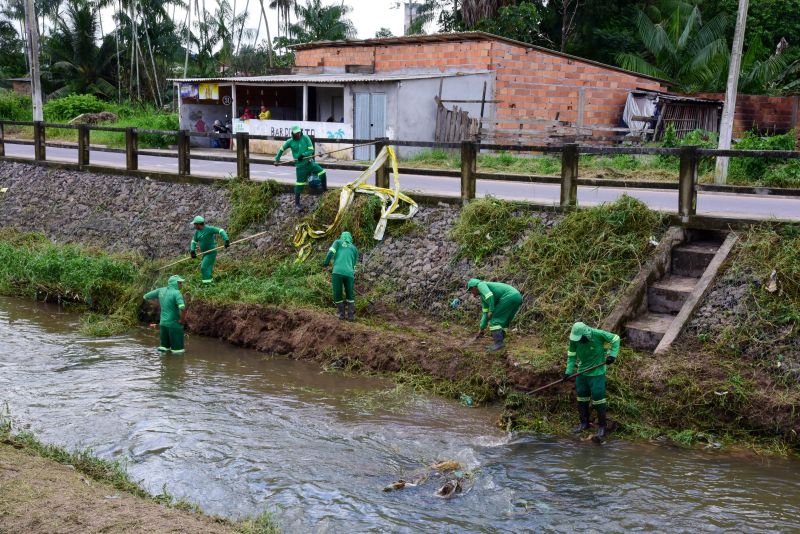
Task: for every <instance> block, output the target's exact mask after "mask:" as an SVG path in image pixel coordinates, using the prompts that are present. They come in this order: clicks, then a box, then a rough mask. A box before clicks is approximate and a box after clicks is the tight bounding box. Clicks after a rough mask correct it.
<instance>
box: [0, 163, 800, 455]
mask: <svg viewBox="0 0 800 534" xmlns="http://www.w3.org/2000/svg"><path fill="white" fill-rule="evenodd" d="M2 165H7V166H8V165H10V166H9V167H0V185H3V186H8V187H9V192H8V193H6V197H5V198H4V201H3V202H2V203H0V224H3V226H12V227H14V228H16V229H17V230H18V231H17V232H11V233H9V232H8V231H4V233H3V235H2V236H0V237H2V239H0V256H2V259H3V262H4V265H5V267H4V271H3V272H0V292H2V293H3V294H7V295H24V296H29V297H33V298H39V299H45V300H51V301H63V302H66V303H67V304H69V305H70V306H73V307H76V306H77V307H78V308H80V309H83V310H85V311H87V312H89V313H88V314H87V315H86V317H85V320H84V325H83V327H84V331H86V332H89V333H93V334H103V335H109V334H112V333H115V332H120V331H124V330H125V329H126V328H131V327H133V326H135V325H136V324H137V322H138V321H140V320H150V319H152V310H147V309H145V308H142V302H141V295H142V294H143V293H144V292H145V291H147V290H149V289H151V288H152V287H153V286H154V285H157V284H158V283H163V279H164V278H166V273H165V274H164V275H161V274H159V273H158V272H157V271H156V270H155V269H156V267H157V266H158V265H159V264H163V263H166V260H161V259H158V258H169V257H173V258H174V256H175V255H176V254H178V253H180V251H181V250H183V249H184V248H185V247H186V243H188V240H189V239H190V236H191V230H190V228H189V225H188V223H187V221H188V220H189V219H190V217H189V214H192V213H194V211H191V210H196V211H197V212H198V213H203V212H204V210H209V211H207V212H206V213H208V212H210V213H213V214H214V219H213V220H214V222H219V224H221V225H223V226H226V225H227V226H228V227H229V228H231V227H233V228H235V229H236V234H238V235H248V234H252V233H255V232H261V231H265V232H266V233H265V235H263V236H261V237H259V238H257V239H254V240H252V241H250V242H248V243H247V244H246V245H245V246H242V247H233V248H232V249H231V252H230V253H229V254H224V255H222V256H221V257H220V261H219V262H218V269H217V281H216V283H215V284H214V285H213V286H212V287H208V288H204V287H200V284H199V277H198V273H197V272H196V265H195V264H194V263H191V262H189V263H185V264H181V265H179V266H176V267H175V269H174V271H175V272H177V273H179V274H181V275H183V276H184V277H186V278H187V290H186V293H187V298H188V299H189V300H190V306H189V310H190V312H189V318H188V320H189V324H188V327H189V330H190V331H192V332H195V333H198V334H202V335H208V336H212V337H217V338H220V339H224V340H227V341H229V342H231V343H234V344H237V345H239V346H243V347H248V348H254V349H256V350H259V351H262V352H265V353H268V354H281V355H287V356H289V357H291V358H297V359H303V360H312V361H314V362H317V363H319V364H321V365H322V366H323V367H325V368H344V369H352V370H359V371H361V372H363V373H376V372H377V373H389V374H390V376H392V377H393V378H394V379H395V380H397V381H399V382H401V383H404V384H409V385H413V386H414V387H424V388H428V389H431V390H433V391H436V392H438V393H440V394H442V395H444V396H447V397H450V398H457V399H459V398H469V399H472V401H474V402H479V403H491V402H501V403H503V405H504V406H505V411H504V413H503V415H502V416H501V418H500V421H498V423H499V424H500V425H501V426H502V428H504V429H523V430H524V429H530V430H536V431H540V432H554V433H558V434H562V433H566V432H567V429H568V427H569V426H570V424H571V423H572V422H573V419H574V417H575V416H574V392H573V391H572V386H570V385H563V384H562V385H561V386H558V387H555V388H552V389H550V390H548V391H546V392H543V393H542V394H540V395H538V396H536V397H535V398H532V397H530V396H528V395H526V393H525V392H526V391H530V390H531V389H533V388H535V387H536V386H538V385H542V384H545V383H547V382H550V381H553V380H556V379H558V378H560V376H561V373H562V372H563V366H564V352H565V350H566V343H565V332H566V331H567V330H568V328H569V325H570V324H571V323H572V322H573V321H575V320H578V319H580V320H584V321H586V322H589V323H592V324H597V323H599V322H600V320H601V319H602V318H603V317H604V316H605V315H606V314H607V313H608V312H609V311H610V310H611V309H613V306H614V305H615V303H616V299H617V298H618V295H619V294H620V293H621V292H622V290H623V289H624V288H625V287H626V284H627V283H629V281H630V280H631V279H632V278H633V276H635V274H636V273H637V272H638V269H639V268H640V266H641V265H643V264H644V263H645V262H646V261H647V259H648V258H649V255H650V253H651V252H652V246H651V245H649V244H648V243H649V241H650V240H651V238H654V239H658V237H659V236H660V235H661V233H662V232H663V231H664V229H665V223H664V219H663V217H662V216H660V215H659V214H657V213H655V212H652V211H650V210H648V209H647V208H645V207H644V206H643V205H641V204H640V203H638V202H636V201H634V200H632V199H628V198H626V199H623V200H621V201H619V202H617V203H615V204H611V205H607V206H602V207H598V208H593V209H590V210H583V211H580V212H575V213H572V214H568V215H566V216H565V215H560V214H554V213H548V212H536V211H531V210H530V209H528V208H526V207H525V206H523V205H519V204H513V203H508V202H501V201H495V200H492V199H487V200H483V201H479V202H474V203H472V204H470V206H469V207H468V208H467V209H464V210H457V209H455V208H453V207H449V206H443V205H439V206H423V207H422V209H421V211H420V213H419V214H418V216H417V217H416V218H415V220H414V221H412V222H410V223H405V224H403V225H397V224H394V223H392V224H390V226H389V231H388V234H387V238H386V239H385V240H384V241H383V242H382V243H379V244H376V243H375V242H374V241H372V240H371V239H370V236H371V234H372V231H373V230H374V226H375V223H376V220H377V206H376V204H375V203H374V202H368V201H365V200H364V199H360V200H359V201H358V202H357V203H356V204H355V205H354V207H353V209H351V212H350V213H349V214H348V216H347V217H346V218H345V221H344V222H343V228H347V229H348V230H350V231H351V232H352V233H353V234H354V236H355V239H356V242H357V244H358V245H359V247H360V248H361V249H362V252H363V260H364V261H363V265H361V266H360V271H359V277H358V279H357V293H358V295H359V298H358V299H357V300H358V313H357V315H358V317H359V321H358V322H357V323H356V324H342V323H340V322H338V321H337V320H336V319H335V318H334V316H333V315H332V310H331V307H330V305H329V299H330V297H329V291H330V289H329V285H328V284H329V283H328V280H327V278H326V276H325V274H324V273H323V272H322V271H321V269H319V266H318V263H317V262H318V261H319V260H320V259H321V257H322V255H323V254H324V250H323V249H324V247H326V246H327V243H325V244H319V245H318V247H317V251H316V252H315V255H314V256H312V259H309V260H308V261H307V262H306V263H304V264H296V263H295V262H294V256H293V248H292V246H291V243H290V238H291V235H292V230H293V228H294V225H295V224H296V223H297V222H298V221H299V220H300V218H298V216H297V215H296V214H294V213H293V211H292V207H291V202H292V201H291V197H290V196H289V195H279V194H277V193H276V192H275V191H274V190H272V189H271V186H270V185H269V184H246V183H244V184H243V183H237V182H233V183H231V184H230V185H229V187H226V188H218V187H210V186H178V185H176V184H158V186H159V188H161V189H159V191H155V190H152V191H148V188H151V187H153V186H152V184H150V183H149V182H148V181H146V180H136V179H126V178H116V177H105V176H99V175H91V174H87V173H68V172H65V171H48V170H45V169H42V168H38V167H31V166H26V165H21V164H20V165H12V164H2ZM35 173H45V174H44V175H38V174H35ZM4 176H5V178H4ZM48 184H49V185H48ZM120 184H122V185H120ZM120 187H126V188H128V189H126V191H127V192H123V191H121V190H120ZM183 188H189V189H185V190H184V189H183ZM89 194H92V195H95V196H94V197H92V201H91V202H86V201H84V200H82V201H81V202H75V201H74V200H77V199H82V198H83V197H84V196H86V195H89ZM54 195H55V196H58V198H59V199H62V200H60V201H57V202H56V203H57V204H58V206H59V208H58V209H60V210H61V211H60V212H59V213H58V216H57V218H56V221H57V222H52V221H51V220H50V219H48V218H47V217H46V216H44V215H42V213H41V211H42V210H36V209H35V206H36V205H38V204H39V203H41V202H43V201H44V202H49V201H50V199H51V198H52V197H53V196H54ZM121 195H122V196H121ZM125 195H127V196H125ZM62 197H63V198H62ZM176 198H179V199H182V200H184V202H175V199H176ZM70 199H72V200H70ZM118 199H121V200H118ZM303 201H304V203H305V205H306V207H307V208H308V210H309V212H308V214H307V215H305V216H303V218H305V219H306V220H308V221H311V222H312V223H314V224H316V225H319V224H322V223H325V222H328V221H330V220H331V219H332V218H333V213H335V210H336V206H337V203H338V198H337V196H336V194H335V193H332V194H328V195H326V196H324V197H322V198H318V197H311V196H307V197H304V199H303ZM90 204H91V205H92V206H97V208H96V209H95V211H94V212H92V213H95V212H96V213H97V214H98V215H97V216H98V217H101V218H103V220H104V221H105V222H104V223H103V224H102V225H101V226H102V231H97V232H96V233H94V234H93V233H91V232H89V231H87V228H88V227H89V226H91V224H92V223H91V220H92V217H91V216H87V211H86V210H87V209H88V207H89V205H90ZM154 206H155V207H154ZM150 210H151V211H150ZM90 211H91V210H90ZM162 213H163V214H164V216H163V217H162V216H161V214H162ZM142 214H144V215H142ZM117 218H118V219H119V220H121V221H123V223H122V224H115V223H114V222H113V221H115V220H116V219H117ZM130 221H134V223H135V224H130ZM31 230H39V231H41V232H43V233H44V234H45V235H46V236H47V239H44V238H42V237H41V236H40V237H35V236H31V235H29V234H25V233H19V232H20V231H21V232H29V231H31ZM770 232H771V231H770V230H769V229H767V228H765V229H759V230H756V231H754V233H753V234H752V235H751V236H750V238H748V239H745V240H744V241H743V243H744V244H743V245H742V246H741V247H740V248H739V249H738V250H739V251H741V252H740V254H741V256H736V257H741V258H742V259H743V261H737V262H736V263H735V265H737V266H741V267H742V268H744V269H746V270H747V273H748V274H746V276H745V274H742V273H739V271H737V269H736V268H731V269H729V271H728V272H729V274H728V275H727V277H726V278H723V279H722V280H721V281H720V282H719V283H718V286H717V287H716V288H715V290H714V291H712V293H711V295H710V297H709V299H710V300H708V302H707V304H706V307H705V308H703V309H704V310H706V311H704V312H701V314H700V315H699V317H697V318H696V320H695V321H694V323H693V325H692V328H691V329H690V330H689V331H688V332H687V334H685V335H684V337H683V338H682V339H681V341H680V343H679V344H678V346H677V347H676V348H675V350H674V351H673V353H672V354H670V355H669V356H667V357H664V358H659V359H654V358H653V357H652V356H650V355H645V354H637V353H634V352H632V351H629V350H624V351H623V354H622V356H621V359H620V363H621V365H619V366H615V367H613V368H611V369H610V371H609V384H610V390H609V398H610V399H611V404H610V406H611V407H610V413H611V417H612V418H613V419H614V420H615V421H616V423H617V429H618V433H617V435H618V436H623V437H630V438H637V439H653V440H659V439H671V440H673V441H675V442H678V443H681V444H685V445H700V446H713V447H716V446H720V445H730V444H745V445H747V446H751V447H756V448H767V449H769V450H771V451H773V452H779V453H783V454H787V453H790V451H793V450H796V448H797V432H798V430H800V422H798V416H797V415H796V414H795V411H794V406H796V405H797V403H798V399H800V389H798V386H797V381H796V379H795V378H794V377H795V375H793V374H791V370H792V369H796V368H797V362H800V356H798V354H800V351H798V350H797V347H798V346H800V344H798V342H797V328H796V326H794V327H793V326H792V325H791V323H786V322H784V323H782V324H783V326H780V325H778V326H775V327H774V328H773V330H772V334H766V338H763V339H764V340H763V341H760V342H759V343H754V341H757V340H761V339H762V338H761V337H758V335H757V334H756V333H757V332H760V331H763V332H770V328H772V327H770V326H769V325H774V324H776V321H775V320H774V319H775V318H776V317H783V318H784V321H785V319H786V318H790V317H791V313H792V312H791V310H792V309H794V306H795V303H796V301H797V288H796V285H793V282H792V280H795V279H796V278H795V277H794V275H793V271H792V270H791V269H795V268H796V267H794V265H796V262H795V261H794V259H793V258H794V256H793V252H792V251H793V250H794V248H793V247H794V242H795V241H794V240H796V236H794V234H792V233H791V231H787V232H788V233H786V234H785V235H783V234H779V233H776V232H774V231H772V233H770ZM140 236H147V237H146V238H143V239H138V238H139V237H140ZM162 237H163V239H162ZM53 242H55V243H57V244H53ZM64 242H77V243H82V244H83V245H82V246H73V247H71V246H64V245H61V244H60V243H64ZM85 245H88V247H87V246H85ZM98 247H99V248H98ZM778 250H780V251H782V253H781V254H776V252H777V251H778ZM765 254H766V255H767V256H771V257H772V256H774V257H775V259H776V263H775V266H774V267H776V268H778V269H780V270H781V275H780V279H781V284H782V286H781V287H782V291H781V294H780V296H769V297H768V298H769V299H770V300H771V302H769V303H765V302H763V298H764V296H763V294H762V293H761V292H759V284H760V283H761V281H762V280H764V279H765V278H766V277H768V276H769V272H767V273H766V274H765V273H764V272H763V271H764V269H765V268H766V267H758V266H757V265H756V263H757V262H754V261H753V259H754V258H759V257H762V258H763V257H764V256H765ZM150 258H157V259H155V260H153V259H150ZM576 266H578V267H577V268H576ZM589 266H590V267H591V268H587V267H589ZM787 269H788V270H787ZM170 272H172V271H170ZM737 273H739V274H737ZM473 276H478V277H482V278H485V279H501V280H506V281H509V282H511V283H513V284H514V285H515V286H517V287H519V288H520V289H521V290H522V292H523V293H524V294H525V295H526V298H525V302H524V304H523V307H522V309H521V310H520V314H519V319H518V321H517V326H516V327H515V328H514V329H513V331H512V332H511V338H510V347H509V349H508V350H507V351H506V352H504V353H503V354H500V355H487V354H485V352H484V350H483V345H484V344H486V343H488V340H486V341H484V342H480V343H477V344H471V343H468V342H466V341H465V340H467V339H469V338H470V337H471V332H472V331H474V327H475V323H476V321H477V316H478V314H479V310H478V308H477V305H476V303H475V302H474V301H473V300H471V299H470V298H469V297H468V296H467V295H466V292H465V290H464V283H465V281H466V280H467V279H469V278H471V277H473ZM554 280H558V281H559V282H558V283H557V284H556V283H553V281H554ZM732 287H736V288H738V289H736V291H732V290H731V289H730V288H732ZM726 288H727V289H726ZM731 298H734V299H735V302H732V301H730V299H731ZM454 299H459V300H460V301H461V305H460V306H457V307H456V308H451V306H450V303H451V302H452V301H453V300H454ZM715 302H721V303H723V304H722V305H723V306H724V307H725V308H726V309H727V310H729V311H730V313H728V312H724V313H723V312H722V311H720V310H719V305H716V304H714V303H715ZM714 306H717V307H716V308H715V307H714ZM753 309H758V310H760V311H761V315H755V316H754V315H753V313H752V310H753ZM736 310H738V311H736ZM754 317H755V318H757V319H758V321H753V320H752V319H753V318H754ZM745 322H747V323H748V325H749V326H747V332H748V335H747V336H738V337H737V336H735V335H734V334H735V333H737V332H741V331H742V324H743V323H745ZM287 325H291V326H292V328H287ZM787 327H788V328H789V329H788V330H787ZM748 336H749V337H748ZM769 336H773V337H772V338H771V339H780V340H781V342H780V343H779V344H775V343H773V344H772V345H771V346H770V344H769V343H768V341H767V340H768V339H770V337H769ZM793 347H795V348H793ZM742 352H744V353H746V354H747V357H746V358H742V357H741V354H742ZM775 361H780V362H781V367H776V366H775V365H774V362H775ZM776 392H778V393H777V394H776Z"/></svg>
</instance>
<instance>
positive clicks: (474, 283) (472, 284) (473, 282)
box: [467, 278, 481, 289]
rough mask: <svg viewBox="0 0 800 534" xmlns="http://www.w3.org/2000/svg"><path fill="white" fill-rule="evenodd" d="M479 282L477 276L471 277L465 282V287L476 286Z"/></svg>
mask: <svg viewBox="0 0 800 534" xmlns="http://www.w3.org/2000/svg"><path fill="white" fill-rule="evenodd" d="M480 283H481V281H480V280H478V279H477V278H473V279H471V280H470V281H469V282H467V289H472V288H473V287H478V284H480Z"/></svg>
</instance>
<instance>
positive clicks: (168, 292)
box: [144, 274, 186, 354]
mask: <svg viewBox="0 0 800 534" xmlns="http://www.w3.org/2000/svg"><path fill="white" fill-rule="evenodd" d="M183 281H184V280H183V278H181V277H180V276H178V275H177V274H174V275H172V276H170V277H169V280H167V286H166V287H160V288H158V289H154V290H152V291H150V292H149V293H146V294H145V296H144V300H156V299H158V304H159V306H161V319H160V321H159V323H158V328H159V333H160V338H161V344H160V345H159V346H158V350H159V351H160V352H170V351H172V354H183V353H184V352H185V349H184V344H183V338H184V332H183V325H184V324H186V303H185V302H184V300H183V295H182V294H181V289H182V288H183Z"/></svg>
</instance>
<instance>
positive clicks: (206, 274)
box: [189, 225, 229, 284]
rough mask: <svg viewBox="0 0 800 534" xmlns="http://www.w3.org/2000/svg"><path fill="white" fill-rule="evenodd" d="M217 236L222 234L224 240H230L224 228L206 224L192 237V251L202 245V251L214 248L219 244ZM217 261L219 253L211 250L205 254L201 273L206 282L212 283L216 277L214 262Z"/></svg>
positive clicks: (201, 264)
mask: <svg viewBox="0 0 800 534" xmlns="http://www.w3.org/2000/svg"><path fill="white" fill-rule="evenodd" d="M217 236H220V237H221V238H222V240H223V241H229V238H228V234H227V232H225V230H223V229H222V228H217V227H216V226H209V225H205V226H204V227H203V229H202V230H196V231H195V233H194V237H192V244H191V245H190V248H189V249H190V250H191V251H192V252H194V251H196V250H197V247H198V246H199V247H200V252H205V251H207V250H213V249H215V248H217V247H218V246H219V245H218V244H217ZM216 261H217V253H216V252H209V253H208V254H203V259H202V260H201V262H200V273H201V275H202V277H203V283H204V284H210V283H211V282H212V281H213V278H214V263H215V262H216Z"/></svg>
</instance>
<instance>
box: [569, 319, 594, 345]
mask: <svg viewBox="0 0 800 534" xmlns="http://www.w3.org/2000/svg"><path fill="white" fill-rule="evenodd" d="M590 335H592V329H591V328H589V327H588V326H586V325H585V324H583V323H575V324H574V325H572V331H571V332H570V333H569V340H570V341H580V340H581V338H582V337H583V336H586V337H589V336H590Z"/></svg>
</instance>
